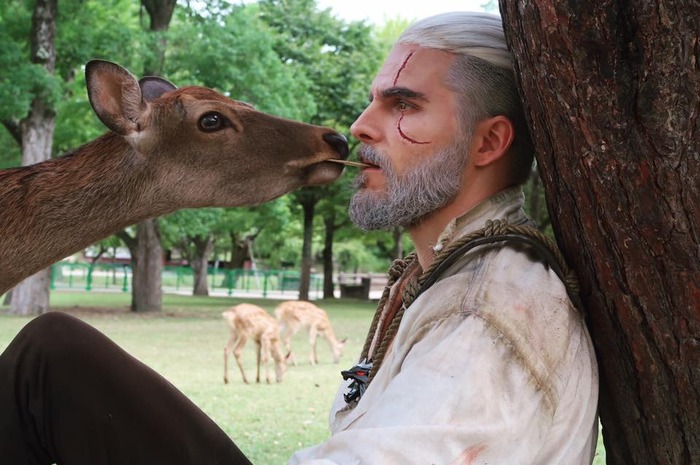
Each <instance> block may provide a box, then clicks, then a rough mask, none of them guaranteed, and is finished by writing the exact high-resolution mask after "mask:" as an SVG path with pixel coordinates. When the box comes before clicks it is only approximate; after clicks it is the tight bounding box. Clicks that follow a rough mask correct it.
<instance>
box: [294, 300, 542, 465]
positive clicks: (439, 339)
mask: <svg viewBox="0 0 700 465" xmlns="http://www.w3.org/2000/svg"><path fill="white" fill-rule="evenodd" d="M414 334H415V335H416V336H415V337H416V339H415V340H413V341H410V343H409V341H404V342H406V346H407V347H409V348H408V349H406V351H405V352H404V351H402V350H401V349H400V347H401V346H402V345H403V344H401V343H400V342H398V341H397V342H395V344H396V347H394V349H396V348H398V349H397V350H391V351H390V353H389V354H388V355H387V359H386V360H385V362H384V364H383V366H382V368H381V370H380V371H379V372H378V373H377V376H376V378H375V379H374V380H373V383H372V385H371V386H370V388H369V389H368V390H367V392H366V393H365V395H364V397H363V398H362V400H361V402H360V403H359V404H358V405H357V406H356V409H359V410H358V412H354V414H355V416H356V418H354V419H353V420H352V421H351V422H350V423H349V424H347V425H344V426H343V428H342V429H341V430H340V431H337V432H336V433H335V434H334V435H333V436H332V437H331V438H330V439H328V440H327V441H326V442H325V443H323V444H320V445H318V446H316V447H312V448H309V449H305V450H302V451H300V452H298V453H297V454H295V455H294V456H293V457H292V459H291V461H290V464H292V465H336V464H337V465H341V464H342V465H351V464H411V463H415V464H435V465H438V464H444V465H450V464H455V465H457V464H460V465H476V464H506V463H507V464H526V463H532V460H533V458H534V457H536V456H537V453H538V450H539V447H540V445H541V444H542V442H543V441H544V439H545V437H546V434H547V430H548V428H549V427H550V426H551V423H552V419H553V407H552V406H551V405H550V403H549V402H548V401H547V399H546V397H545V395H544V394H543V391H542V389H540V386H537V385H536V382H535V381H534V380H533V378H532V377H531V376H530V373H528V371H527V370H526V369H525V368H524V367H523V365H522V364H521V363H519V362H518V360H517V356H516V355H515V353H514V351H513V350H511V347H510V345H509V342H508V340H507V339H506V338H505V337H503V335H502V334H499V333H498V332H497V331H496V330H495V329H494V328H493V327H491V326H489V325H488V324H487V323H486V322H485V321H484V320H482V319H481V318H479V317H477V316H475V315H468V314H456V315H454V314H453V315H450V316H448V317H446V318H444V319H441V320H438V321H434V322H431V324H430V327H427V328H422V330H421V331H416V332H414Z"/></svg>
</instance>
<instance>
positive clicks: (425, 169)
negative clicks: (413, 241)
mask: <svg viewBox="0 0 700 465" xmlns="http://www.w3.org/2000/svg"><path fill="white" fill-rule="evenodd" d="M468 146H469V141H468V140H464V139H462V138H460V140H458V141H457V142H455V143H454V144H453V145H451V146H449V147H447V148H446V149H444V150H441V151H440V152H438V153H437V154H434V155H432V156H430V157H428V158H427V159H426V161H425V162H424V163H422V164H420V165H418V166H415V167H413V168H411V169H410V170H409V171H408V172H406V173H404V174H402V175H398V174H397V173H396V171H394V169H393V168H392V166H391V165H390V163H389V161H388V157H387V156H386V155H383V154H381V153H379V152H377V151H375V150H374V149H372V148H371V147H369V146H366V145H365V146H363V147H362V148H361V149H360V150H361V153H362V157H363V158H364V159H366V160H367V161H368V162H370V163H374V164H376V165H378V166H379V167H380V168H381V169H382V171H384V174H385V176H386V192H372V191H370V190H368V189H365V188H364V187H363V186H364V184H365V177H364V175H362V174H360V175H358V176H357V177H356V178H355V180H354V187H355V189H356V190H357V191H356V192H355V194H354V195H353V197H352V199H351V200H350V209H349V214H350V219H351V220H352V222H353V223H355V225H356V226H357V227H359V228H360V229H364V230H365V231H370V230H379V229H391V228H394V227H396V226H403V227H406V226H412V225H415V224H417V223H419V222H420V221H421V220H423V219H424V218H425V217H426V216H428V215H430V214H431V213H432V212H434V211H436V210H438V209H439V208H441V207H443V206H445V205H447V204H448V203H450V202H451V201H452V200H454V198H455V197H456V196H457V194H458V193H459V190H460V187H461V183H462V174H463V171H464V167H465V165H466V162H467V160H466V152H467V147H468Z"/></svg>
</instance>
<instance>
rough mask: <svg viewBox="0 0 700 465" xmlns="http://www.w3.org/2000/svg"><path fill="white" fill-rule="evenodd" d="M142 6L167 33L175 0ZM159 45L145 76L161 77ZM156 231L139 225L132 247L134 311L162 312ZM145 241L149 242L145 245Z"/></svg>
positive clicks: (149, 0)
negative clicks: (143, 241)
mask: <svg viewBox="0 0 700 465" xmlns="http://www.w3.org/2000/svg"><path fill="white" fill-rule="evenodd" d="M141 4H142V5H143V6H144V8H145V9H146V11H147V12H148V15H149V18H150V21H151V23H150V31H151V32H152V33H154V34H161V33H162V32H164V31H165V30H167V28H168V25H169V24H170V20H171V18H172V15H173V11H174V8H175V4H176V0H142V1H141ZM157 43H158V47H157V50H155V58H154V59H153V60H147V64H146V65H145V68H146V69H145V70H144V74H146V75H160V74H161V73H162V72H163V65H164V60H165V47H166V42H165V39H164V38H160V39H159V40H158V41H157ZM157 231H158V225H157V223H156V219H155V218H153V219H148V220H144V221H142V222H140V223H138V224H137V225H136V244H134V246H133V247H130V248H129V251H130V252H131V254H132V255H131V257H132V260H131V262H132V264H133V266H132V291H131V310H132V311H134V312H143V311H149V312H150V311H160V310H161V308H162V302H163V289H162V273H163V247H162V245H161V243H160V237H159V235H158V232H157ZM142 240H146V242H145V243H142ZM134 253H136V256H134Z"/></svg>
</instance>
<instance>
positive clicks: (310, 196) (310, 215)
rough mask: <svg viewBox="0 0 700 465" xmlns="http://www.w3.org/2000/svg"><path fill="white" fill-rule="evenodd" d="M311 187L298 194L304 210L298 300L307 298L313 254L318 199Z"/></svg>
mask: <svg viewBox="0 0 700 465" xmlns="http://www.w3.org/2000/svg"><path fill="white" fill-rule="evenodd" d="M312 189H313V188H311V189H304V191H306V192H304V193H303V194H300V195H299V197H298V198H299V201H300V203H301V208H302V211H303V212H304V220H303V221H304V242H303V244H302V247H301V272H300V277H299V300H309V288H310V287H311V265H312V263H313V256H312V255H311V250H312V242H313V236H314V212H315V211H316V204H318V201H319V200H320V199H319V198H318V196H317V195H316V193H315V192H314V191H313V190H312Z"/></svg>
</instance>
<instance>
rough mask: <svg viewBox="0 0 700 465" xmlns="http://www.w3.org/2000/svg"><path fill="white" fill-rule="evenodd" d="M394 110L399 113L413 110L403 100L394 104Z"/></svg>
mask: <svg viewBox="0 0 700 465" xmlns="http://www.w3.org/2000/svg"><path fill="white" fill-rule="evenodd" d="M396 108H397V109H398V110H399V111H406V110H410V109H411V108H413V106H412V105H411V104H410V103H408V102H406V101H404V100H399V102H398V103H397V104H396Z"/></svg>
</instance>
